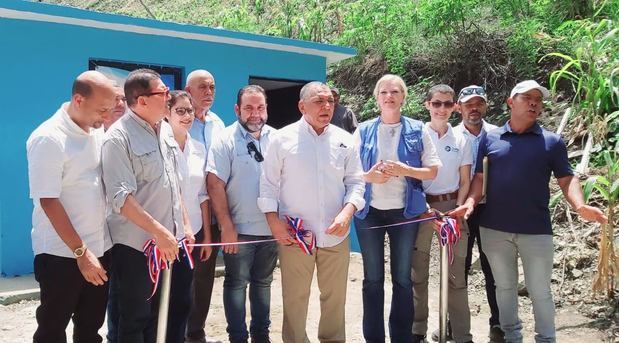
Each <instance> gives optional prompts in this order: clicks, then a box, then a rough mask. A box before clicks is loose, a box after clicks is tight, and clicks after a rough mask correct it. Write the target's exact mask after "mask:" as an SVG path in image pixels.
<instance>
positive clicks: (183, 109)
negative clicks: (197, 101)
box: [174, 107, 194, 116]
mask: <svg viewBox="0 0 619 343" xmlns="http://www.w3.org/2000/svg"><path fill="white" fill-rule="evenodd" d="M174 112H176V114H178V115H179V116H184V115H185V114H189V115H192V114H193V112H194V109H193V107H177V108H176V109H174Z"/></svg>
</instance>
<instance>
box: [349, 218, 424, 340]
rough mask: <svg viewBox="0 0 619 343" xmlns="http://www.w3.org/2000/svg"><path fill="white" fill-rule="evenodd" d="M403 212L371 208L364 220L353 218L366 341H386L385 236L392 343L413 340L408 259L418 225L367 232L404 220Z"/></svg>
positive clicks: (411, 287)
mask: <svg viewBox="0 0 619 343" xmlns="http://www.w3.org/2000/svg"><path fill="white" fill-rule="evenodd" d="M403 212H404V210H403V209H395V210H377V209H375V208H373V207H370V211H369V213H368V215H367V217H365V219H358V218H355V227H356V230H357V237H358V238H359V245H360V246H361V254H362V256H363V337H364V338H365V340H366V341H367V342H384V341H385V319H384V299H385V291H384V283H385V256H384V254H385V249H384V244H385V233H387V234H388V235H389V248H390V251H391V256H390V261H391V280H392V283H393V285H392V287H393V295H392V297H391V313H390V314H389V334H390V336H391V341H392V342H411V341H412V340H413V336H412V332H413V318H414V309H413V282H412V279H411V260H412V255H413V248H412V247H413V246H414V243H415V238H416V237H417V229H418V226H419V225H418V224H417V223H415V224H406V225H400V226H392V227H388V228H378V229H367V228H368V227H372V226H378V225H388V224H395V223H398V222H402V221H406V218H404V216H403Z"/></svg>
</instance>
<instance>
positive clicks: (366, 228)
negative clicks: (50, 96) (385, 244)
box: [360, 214, 441, 230]
mask: <svg viewBox="0 0 619 343" xmlns="http://www.w3.org/2000/svg"><path fill="white" fill-rule="evenodd" d="M434 219H441V216H439V215H438V214H434V215H433V216H430V217H418V218H415V219H411V220H407V221H403V222H399V223H394V224H387V225H376V226H370V227H364V228H360V229H362V230H369V229H382V228H385V227H393V226H400V225H406V224H414V223H423V222H429V221H431V220H434Z"/></svg>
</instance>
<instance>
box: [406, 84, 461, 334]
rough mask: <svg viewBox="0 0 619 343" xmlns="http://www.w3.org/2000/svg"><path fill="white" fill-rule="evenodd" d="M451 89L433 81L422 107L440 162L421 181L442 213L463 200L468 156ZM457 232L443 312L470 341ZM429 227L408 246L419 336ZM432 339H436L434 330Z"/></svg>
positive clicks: (424, 315) (423, 323)
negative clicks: (429, 176)
mask: <svg viewBox="0 0 619 343" xmlns="http://www.w3.org/2000/svg"><path fill="white" fill-rule="evenodd" d="M454 98H455V93H454V91H453V89H452V88H451V87H449V86H447V85H437V86H434V87H432V88H430V90H429V91H428V95H427V96H426V101H425V107H426V109H427V110H428V111H430V122H429V123H426V129H427V130H428V132H429V134H430V137H431V138H432V142H433V143H434V145H435V146H436V151H437V152H438V155H439V157H440V159H441V162H442V163H443V166H442V167H441V168H440V169H439V170H438V175H437V176H436V178H434V179H433V180H424V181H423V189H424V192H425V193H426V200H427V202H428V204H429V206H430V207H431V208H434V209H437V210H439V211H441V212H446V211H448V210H451V209H453V208H455V207H456V206H457V205H460V204H462V203H463V202H464V199H465V198H466V195H467V193H468V189H469V183H470V178H471V164H472V163H473V155H472V151H471V143H470V142H469V141H468V140H467V139H466V137H464V135H462V133H461V132H459V131H456V130H454V129H453V128H452V127H451V125H450V124H449V118H450V117H451V114H452V113H453V111H454V109H455V106H456V104H455V102H454ZM460 232H461V234H462V237H461V238H460V241H459V242H458V243H457V244H456V245H455V246H454V261H453V264H451V265H450V266H449V274H450V275H449V300H448V314H449V317H450V318H451V319H452V320H451V328H452V329H453V339H454V340H455V341H456V342H457V343H465V342H471V341H472V339H473V336H472V335H471V318H470V313H469V312H470V311H469V303H468V293H467V287H466V278H465V276H464V259H465V257H466V245H467V241H468V235H469V234H468V229H467V227H466V225H460ZM433 236H435V231H434V228H433V226H432V224H431V223H423V224H421V225H420V226H419V233H418V235H417V240H416V241H415V249H414V251H413V290H414V291H413V294H414V300H415V321H414V323H413V333H414V335H415V339H417V340H419V341H420V340H421V338H422V337H423V336H425V334H426V331H427V329H428V268H429V264H430V248H431V245H432V237H433ZM433 338H434V339H435V340H438V333H437V332H434V334H433Z"/></svg>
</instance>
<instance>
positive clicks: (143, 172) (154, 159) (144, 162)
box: [134, 150, 163, 182]
mask: <svg viewBox="0 0 619 343" xmlns="http://www.w3.org/2000/svg"><path fill="white" fill-rule="evenodd" d="M135 162H136V163H134V168H135V167H138V168H135V169H136V170H135V171H136V176H137V178H138V181H146V182H150V181H153V180H155V179H157V178H158V177H160V176H161V173H163V166H162V165H161V155H160V154H159V151H157V150H154V151H150V152H147V153H144V154H141V155H138V156H136V161H135Z"/></svg>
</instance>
